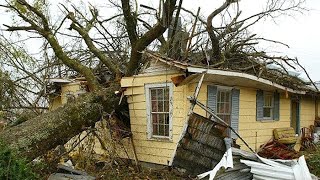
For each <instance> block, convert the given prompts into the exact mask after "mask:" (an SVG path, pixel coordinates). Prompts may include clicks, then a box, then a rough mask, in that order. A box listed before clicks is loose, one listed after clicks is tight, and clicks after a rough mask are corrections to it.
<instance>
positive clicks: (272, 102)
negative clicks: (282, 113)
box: [262, 91, 274, 120]
mask: <svg viewBox="0 0 320 180" xmlns="http://www.w3.org/2000/svg"><path fill="white" fill-rule="evenodd" d="M267 95H269V96H271V107H266V106H264V103H265V102H264V100H265V96H267ZM273 104H274V94H273V93H271V92H267V91H264V92H263V107H262V108H263V114H264V108H270V109H271V113H270V116H271V117H265V116H263V120H273V113H274V112H273V111H274V105H273Z"/></svg>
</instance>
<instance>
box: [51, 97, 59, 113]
mask: <svg viewBox="0 0 320 180" xmlns="http://www.w3.org/2000/svg"><path fill="white" fill-rule="evenodd" d="M60 106H62V102H61V96H60V95H59V96H55V97H53V98H52V99H51V100H50V104H49V111H53V110H55V109H57V108H58V107H60Z"/></svg>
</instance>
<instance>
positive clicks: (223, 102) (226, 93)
mask: <svg viewBox="0 0 320 180" xmlns="http://www.w3.org/2000/svg"><path fill="white" fill-rule="evenodd" d="M230 101H231V91H230V90H228V89H220V88H218V93H217V112H216V113H217V115H218V116H219V117H220V118H221V119H222V120H224V121H225V122H226V123H228V124H230V116H231V103H230Z"/></svg>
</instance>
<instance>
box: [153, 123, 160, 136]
mask: <svg viewBox="0 0 320 180" xmlns="http://www.w3.org/2000/svg"><path fill="white" fill-rule="evenodd" d="M152 134H153V135H158V134H159V128H158V124H154V125H153V133H152Z"/></svg>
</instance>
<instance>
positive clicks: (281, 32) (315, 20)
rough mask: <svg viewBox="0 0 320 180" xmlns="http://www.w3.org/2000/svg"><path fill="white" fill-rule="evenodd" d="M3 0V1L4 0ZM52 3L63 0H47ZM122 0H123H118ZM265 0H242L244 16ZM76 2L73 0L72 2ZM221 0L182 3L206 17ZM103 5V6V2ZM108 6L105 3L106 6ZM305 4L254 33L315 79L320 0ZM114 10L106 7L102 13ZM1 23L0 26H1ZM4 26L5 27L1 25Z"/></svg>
mask: <svg viewBox="0 0 320 180" xmlns="http://www.w3.org/2000/svg"><path fill="white" fill-rule="evenodd" d="M3 1H4V0H0V2H1V3H3ZM48 1H49V2H50V3H51V4H56V2H61V1H62V0H57V1H53V0H48ZM85 1H88V2H90V3H91V4H93V5H98V6H101V5H102V3H103V1H101V0H85ZM119 1H120V0H119ZM265 1H266V0H240V9H242V10H243V13H242V15H243V16H246V15H247V14H253V13H254V12H259V11H261V9H262V8H263V7H264V5H265V3H264V2H265ZM71 2H74V1H71ZM138 2H139V3H142V4H147V5H150V6H153V7H157V6H158V3H159V1H158V0H138ZM221 4H222V0H184V1H183V6H184V7H185V8H187V9H190V10H192V11H193V12H194V13H196V11H197V8H198V7H200V8H201V15H203V17H206V16H207V15H208V14H209V13H211V11H212V10H214V9H215V8H217V7H219V6H220V5H221ZM102 6H104V5H102ZM104 7H105V6H104ZM305 7H306V8H308V9H309V11H305V12H304V14H300V13H297V14H294V17H288V16H286V17H281V18H278V19H276V21H275V22H273V21H270V20H268V21H263V22H261V23H260V24H258V26H255V28H254V29H253V31H254V33H257V34H258V35H259V36H262V37H264V38H268V39H273V40H277V41H281V42H283V43H286V44H288V45H289V46H290V48H289V49H288V48H286V47H282V46H274V45H270V44H268V45H267V44H264V46H265V47H263V48H265V49H266V52H272V53H275V54H277V53H279V54H281V53H282V54H287V55H288V56H290V57H297V58H298V59H299V61H300V63H301V64H302V65H303V66H304V67H305V68H306V69H307V71H308V72H309V74H310V76H311V78H312V79H313V80H314V81H320V52H319V51H318V50H319V46H320V45H319V42H320V35H319V27H320V0H306V3H305ZM106 12H112V11H111V8H110V7H109V8H107V9H106V10H104V12H103V13H106ZM0 15H1V19H2V22H1V24H3V23H5V19H7V18H5V13H4V12H3V11H2V12H1V14H0ZM0 26H1V25H0ZM1 28H3V27H1Z"/></svg>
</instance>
